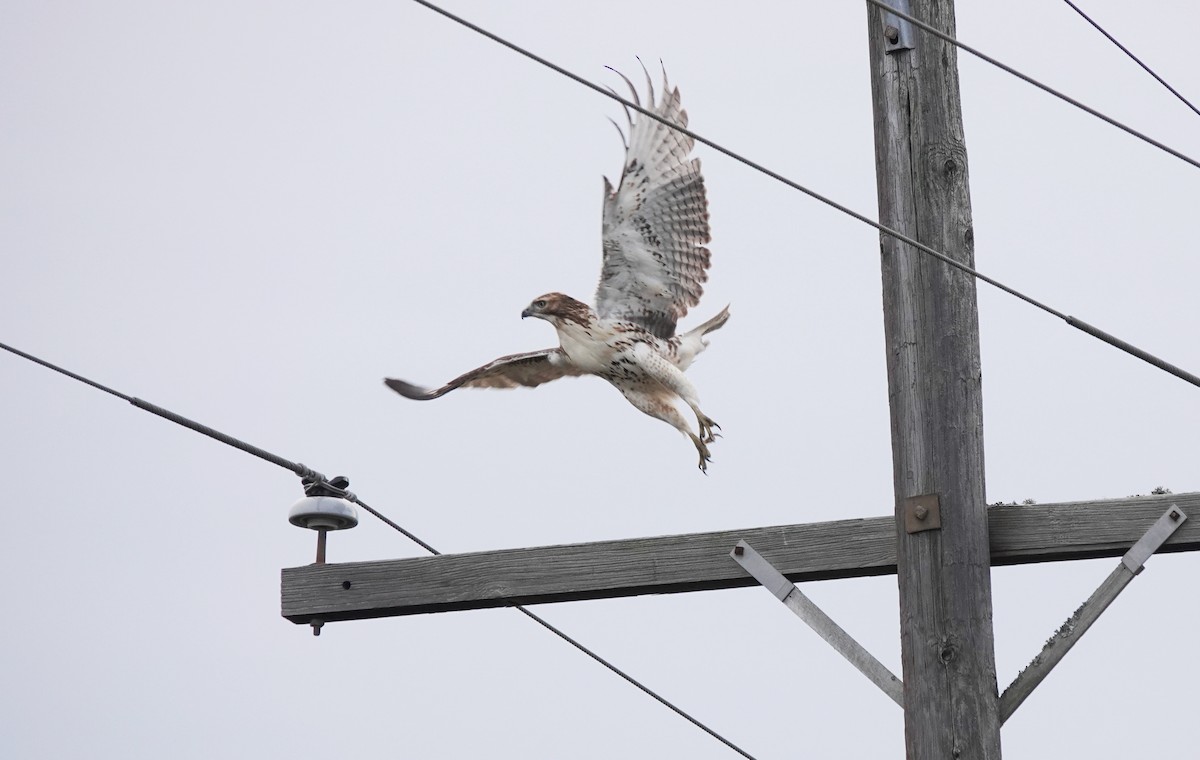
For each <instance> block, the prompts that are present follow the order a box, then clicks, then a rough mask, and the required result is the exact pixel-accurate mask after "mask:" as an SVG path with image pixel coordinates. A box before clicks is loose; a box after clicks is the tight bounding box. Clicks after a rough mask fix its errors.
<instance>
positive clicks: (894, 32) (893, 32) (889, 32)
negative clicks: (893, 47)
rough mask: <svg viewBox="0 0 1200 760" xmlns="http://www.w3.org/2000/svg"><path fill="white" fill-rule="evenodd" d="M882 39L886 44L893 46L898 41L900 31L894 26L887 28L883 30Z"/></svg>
mask: <svg viewBox="0 0 1200 760" xmlns="http://www.w3.org/2000/svg"><path fill="white" fill-rule="evenodd" d="M883 37H884V39H886V40H887V41H888V42H891V43H893V44H895V42H896V41H897V40H899V39H900V30H899V29H897V28H896V27H894V26H888V27H887V28H885V29H884V30H883Z"/></svg>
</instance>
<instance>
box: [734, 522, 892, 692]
mask: <svg viewBox="0 0 1200 760" xmlns="http://www.w3.org/2000/svg"><path fill="white" fill-rule="evenodd" d="M729 556H731V557H733V559H734V561H735V562H737V563H738V564H739V565H741V566H742V567H743V568H744V569H745V570H746V572H748V573H750V575H752V576H754V579H755V580H756V581H758V582H759V583H761V584H762V585H763V586H765V587H766V589H767V590H768V591H770V592H771V593H772V594H774V595H775V598H776V599H778V600H779V601H781V602H783V603H784V604H785V605H787V608H788V609H790V610H791V611H792V612H794V613H796V616H797V617H799V618H800V619H801V620H803V621H804V622H805V623H807V624H808V627H809V628H812V629H813V630H814V631H816V632H817V635H819V636H820V637H821V638H823V639H825V641H827V642H828V643H829V645H830V646H832V647H833V648H834V649H836V650H837V651H838V654H840V655H841V656H842V657H845V658H846V659H847V660H849V661H850V664H851V665H853V666H854V667H856V668H858V670H859V672H861V673H862V674H863V675H864V676H866V677H867V678H869V679H871V681H872V683H874V684H875V685H876V686H878V687H879V688H880V689H882V690H883V693H884V694H887V695H888V696H889V697H891V698H892V700H893V701H895V703H896V704H898V705H900V706H901V707H904V684H903V682H901V681H900V679H899V678H896V676H895V675H893V674H892V672H891V671H890V670H888V669H887V668H886V667H885V666H884V665H883V663H881V662H880V661H879V660H877V659H875V658H874V657H873V656H872V655H871V653H870V652H868V651H867V650H866V649H863V647H862V645H861V644H859V643H858V642H857V641H855V640H854V639H853V638H852V637H851V636H850V634H848V633H846V631H845V630H844V629H843V628H842V627H841V626H839V625H838V624H837V623H835V622H833V619H832V618H830V617H829V616H828V615H826V614H825V613H824V611H822V610H821V608H820V607H818V606H817V605H815V604H813V602H812V600H811V599H809V598H808V597H807V596H805V595H804V594H803V593H801V591H800V589H798V588H796V584H794V583H792V582H791V581H789V580H788V579H787V578H785V577H783V574H782V573H780V572H779V571H778V570H776V569H775V566H774V565H772V564H771V563H770V562H767V560H765V559H763V556H762V555H761V554H759V553H758V552H756V551H754V548H753V547H751V546H750V544H748V543H746V542H745V541H738V542H737V546H735V547H733V551H732V552H730V553H729Z"/></svg>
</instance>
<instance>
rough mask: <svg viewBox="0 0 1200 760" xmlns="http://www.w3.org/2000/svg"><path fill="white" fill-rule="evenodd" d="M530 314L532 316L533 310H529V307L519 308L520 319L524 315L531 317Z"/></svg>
mask: <svg viewBox="0 0 1200 760" xmlns="http://www.w3.org/2000/svg"><path fill="white" fill-rule="evenodd" d="M532 316H533V312H532V311H530V310H529V307H525V308H524V309H521V319H524V318H525V317H532Z"/></svg>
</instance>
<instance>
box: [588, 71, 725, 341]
mask: <svg viewBox="0 0 1200 760" xmlns="http://www.w3.org/2000/svg"><path fill="white" fill-rule="evenodd" d="M622 78H624V77H622ZM646 81H647V84H649V89H650V103H649V105H648V106H647V107H648V108H649V109H650V110H652V111H653V112H654V113H656V114H658V115H659V116H661V117H663V118H664V119H666V120H667V121H669V122H671V123H673V124H678V125H679V126H681V127H686V126H687V112H686V111H684V110H683V108H681V107H680V99H679V90H678V89H677V88H676V89H672V88H671V87H670V85H669V84H668V83H667V79H666V75H665V74H664V75H663V93H662V99H661V100H660V101H659V102H658V104H657V105H656V104H655V103H654V86H653V84H652V83H650V78H649V75H647V77H646ZM625 82H626V83H627V84H629V87H630V90H631V91H633V101H634V102H635V103H637V104H638V105H641V101H640V100H639V99H638V95H637V91H636V89H635V88H634V87H633V85H632V83H630V82H629V80H628V79H626V80H625ZM626 116H627V117H628V118H629V141H628V145H627V146H626V148H625V167H624V170H623V172H622V174H621V182H620V184H619V185H618V187H617V188H616V190H615V191H614V190H613V187H612V184H611V183H610V182H609V181H608V178H607V177H605V179H604V195H605V198H604V223H603V232H604V253H603V263H602V265H601V270H600V285H599V287H598V288H597V289H596V310H597V312H598V314H599V316H600V317H602V318H607V319H624V320H628V321H631V322H634V323H636V324H638V325H641V326H642V327H644V328H646V329H647V330H649V331H650V332H651V333H653V334H655V335H657V336H658V337H660V338H670V337H671V336H673V335H674V334H675V325H676V323H677V322H678V321H679V320H680V319H681V318H682V317H683V316H684V315H685V314H687V312H688V309H689V308H690V307H692V306H695V305H696V304H698V303H699V302H700V296H701V294H702V293H703V292H704V287H703V283H704V282H705V281H706V280H707V279H708V273H707V269H708V266H709V259H710V254H709V251H708V248H706V247H705V245H704V244H705V243H707V242H708V241H709V239H710V235H709V227H708V200H707V198H706V196H705V191H704V177H703V176H702V175H701V174H700V160H699V159H695V158H693V159H688V155H689V154H690V153H691V150H692V145H693V140H692V139H691V138H690V137H688V136H686V135H684V134H681V133H679V132H677V131H675V130H673V129H671V128H669V127H667V126H666V125H665V124H662V123H661V122H658V121H655V120H653V119H650V118H649V117H647V116H645V115H644V114H642V115H640V116H639V117H638V118H637V119H634V118H633V116H632V115H630V114H628V113H627V114H626Z"/></svg>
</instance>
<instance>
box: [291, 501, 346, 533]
mask: <svg viewBox="0 0 1200 760" xmlns="http://www.w3.org/2000/svg"><path fill="white" fill-rule="evenodd" d="M288 522H290V523H291V524H292V525H295V526H297V527H300V528H308V529H309V530H345V529H347V528H353V527H354V526H355V525H358V510H357V509H355V508H354V505H353V504H351V503H350V502H348V501H346V500H345V499H338V498H335V497H333V496H305V497H304V498H303V499H301V500H300V501H298V502H296V503H295V504H294V505H292V508H291V510H290V511H289V512H288Z"/></svg>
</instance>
